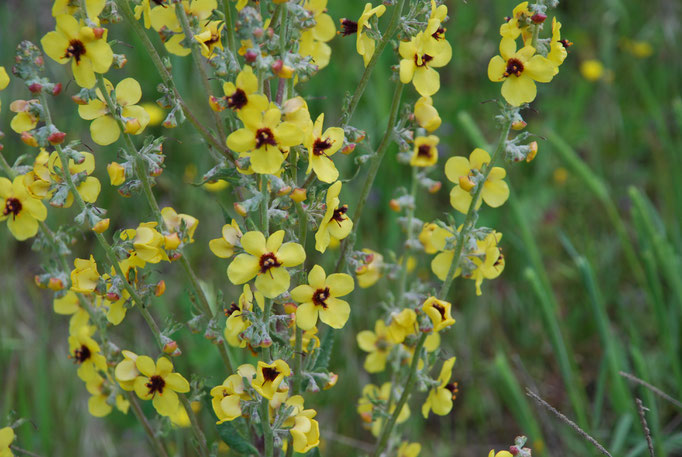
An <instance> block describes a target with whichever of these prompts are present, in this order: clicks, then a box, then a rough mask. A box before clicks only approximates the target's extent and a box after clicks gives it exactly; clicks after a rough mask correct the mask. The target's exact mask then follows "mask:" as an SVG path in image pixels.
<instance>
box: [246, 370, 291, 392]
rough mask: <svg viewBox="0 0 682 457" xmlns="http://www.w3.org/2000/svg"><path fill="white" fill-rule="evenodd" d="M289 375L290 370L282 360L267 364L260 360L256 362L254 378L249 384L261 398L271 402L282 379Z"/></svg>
mask: <svg viewBox="0 0 682 457" xmlns="http://www.w3.org/2000/svg"><path fill="white" fill-rule="evenodd" d="M290 374H291V369H290V368H289V365H287V363H286V362H285V361H284V360H275V361H274V362H272V363H269V364H268V363H265V362H263V361H262V360H261V361H259V362H258V367H257V368H256V378H255V379H254V380H253V381H252V382H251V386H252V387H253V388H254V389H255V390H256V392H258V393H259V394H261V396H263V397H265V398H267V399H268V400H272V397H273V396H274V395H275V392H277V390H278V389H279V386H280V384H282V381H283V380H284V378H285V377H287V376H289V375H290Z"/></svg>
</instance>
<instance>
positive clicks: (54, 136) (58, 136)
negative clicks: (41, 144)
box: [47, 132, 66, 146]
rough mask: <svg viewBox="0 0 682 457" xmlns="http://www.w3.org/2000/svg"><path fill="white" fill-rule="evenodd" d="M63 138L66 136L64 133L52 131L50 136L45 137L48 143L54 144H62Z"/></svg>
mask: <svg viewBox="0 0 682 457" xmlns="http://www.w3.org/2000/svg"><path fill="white" fill-rule="evenodd" d="M64 138H66V133H64V132H54V133H51V134H50V136H48V137H47V141H49V142H50V144H51V145H53V146H54V145H57V144H62V143H63V142H64Z"/></svg>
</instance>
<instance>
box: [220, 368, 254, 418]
mask: <svg viewBox="0 0 682 457" xmlns="http://www.w3.org/2000/svg"><path fill="white" fill-rule="evenodd" d="M255 374H256V369H255V368H254V366H253V365H249V364H244V365H241V366H240V367H239V368H238V369H237V373H236V374H233V375H230V376H228V377H227V378H226V379H225V381H223V383H222V384H221V385H219V386H215V387H214V388H213V389H211V397H213V398H212V399H211V404H212V405H213V412H215V415H216V416H218V421H217V422H216V423H217V424H222V423H223V422H225V421H232V420H235V419H236V418H238V417H240V416H241V415H242V408H241V403H242V402H243V401H248V400H251V396H250V395H249V394H248V392H247V391H246V386H245V385H244V378H246V379H247V381H249V382H251V380H252V379H253V376H254V375H255Z"/></svg>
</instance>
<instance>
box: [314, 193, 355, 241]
mask: <svg viewBox="0 0 682 457" xmlns="http://www.w3.org/2000/svg"><path fill="white" fill-rule="evenodd" d="M340 193H341V181H336V182H335V183H334V184H332V185H331V186H329V189H327V197H326V200H327V208H326V210H325V213H324V216H322V220H321V221H320V226H319V227H318V229H317V232H316V233H315V249H317V250H318V251H320V252H322V253H324V251H326V250H327V247H328V246H329V243H330V242H331V240H332V238H334V239H336V240H342V239H344V238H346V237H347V236H348V235H350V232H351V230H353V221H352V220H351V219H350V218H349V217H348V215H347V213H348V205H341V200H339V194H340Z"/></svg>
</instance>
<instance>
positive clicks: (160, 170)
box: [149, 167, 163, 177]
mask: <svg viewBox="0 0 682 457" xmlns="http://www.w3.org/2000/svg"><path fill="white" fill-rule="evenodd" d="M161 173H163V168H161V167H154V168H152V169H151V170H149V174H150V175H151V176H154V177H156V176H160V175H161Z"/></svg>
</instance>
